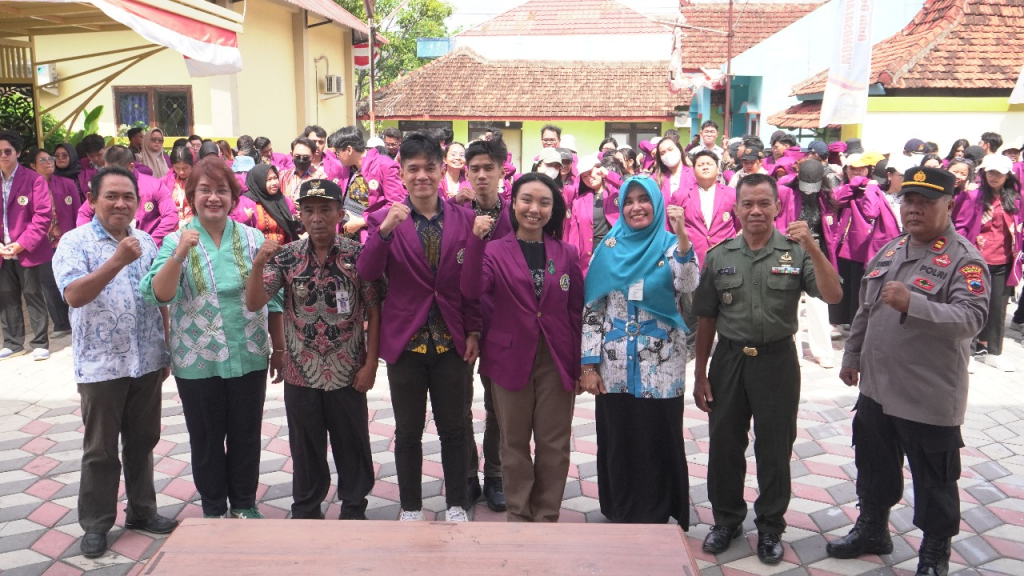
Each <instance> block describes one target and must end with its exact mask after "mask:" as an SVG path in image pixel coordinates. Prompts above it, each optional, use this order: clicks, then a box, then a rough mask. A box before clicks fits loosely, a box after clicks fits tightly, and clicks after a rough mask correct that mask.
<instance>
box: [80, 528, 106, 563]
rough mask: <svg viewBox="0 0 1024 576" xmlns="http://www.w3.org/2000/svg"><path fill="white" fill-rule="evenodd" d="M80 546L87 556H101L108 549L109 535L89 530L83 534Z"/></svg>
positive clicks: (83, 553)
mask: <svg viewBox="0 0 1024 576" xmlns="http://www.w3.org/2000/svg"><path fill="white" fill-rule="evenodd" d="M79 547H80V548H81V549H82V555H83V556H85V557H86V558H99V557H100V556H103V553H104V552H106V551H107V535H106V534H99V533H96V532H88V533H86V535H85V536H82V543H81V544H80V545H79Z"/></svg>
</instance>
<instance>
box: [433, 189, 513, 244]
mask: <svg viewBox="0 0 1024 576" xmlns="http://www.w3.org/2000/svg"><path fill="white" fill-rule="evenodd" d="M444 201H445V202H447V203H448V204H452V205H453V206H459V207H460V208H463V209H465V210H469V211H470V212H473V218H474V219H475V218H476V213H475V212H474V211H473V208H472V206H470V205H468V204H459V203H457V202H456V201H455V196H451V197H445V198H444ZM509 211H510V208H509V203H508V201H507V200H505V199H504V198H502V199H501V214H499V215H498V221H497V222H495V223H494V231H493V232H491V237H490V238H488V239H487V241H488V242H490V241H492V240H497V239H499V238H504V237H505V236H508V235H509V234H511V233H512V218H511V215H510V214H509ZM470 228H471V229H472V226H471V227H470ZM471 231H472V230H471Z"/></svg>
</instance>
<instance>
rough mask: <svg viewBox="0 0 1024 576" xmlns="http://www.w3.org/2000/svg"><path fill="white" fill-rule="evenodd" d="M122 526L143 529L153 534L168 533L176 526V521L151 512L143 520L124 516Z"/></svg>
mask: <svg viewBox="0 0 1024 576" xmlns="http://www.w3.org/2000/svg"><path fill="white" fill-rule="evenodd" d="M124 527H125V528H129V529H131V530H144V531H146V532H150V533H153V534H170V533H171V532H172V531H173V530H174V529H175V528H177V527H178V521H177V520H171V519H170V518H164V517H163V516H161V515H159V514H153V515H152V516H150V517H149V518H146V519H145V520H141V519H139V518H125V521H124Z"/></svg>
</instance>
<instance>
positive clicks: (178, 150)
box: [170, 142, 196, 166]
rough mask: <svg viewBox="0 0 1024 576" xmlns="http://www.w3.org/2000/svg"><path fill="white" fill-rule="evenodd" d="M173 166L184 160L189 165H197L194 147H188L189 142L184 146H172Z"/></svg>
mask: <svg viewBox="0 0 1024 576" xmlns="http://www.w3.org/2000/svg"><path fill="white" fill-rule="evenodd" d="M170 158H171V166H174V165H175V164H179V163H181V162H184V163H185V164H188V165H189V166H193V165H195V163H196V161H195V157H194V156H192V149H191V148H189V147H188V142H186V143H185V145H184V146H175V147H174V148H171V155H170Z"/></svg>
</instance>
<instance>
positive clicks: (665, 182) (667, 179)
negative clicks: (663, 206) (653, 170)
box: [661, 166, 697, 200]
mask: <svg viewBox="0 0 1024 576" xmlns="http://www.w3.org/2000/svg"><path fill="white" fill-rule="evenodd" d="M682 171H683V174H682V177H681V178H679V187H678V188H676V189H675V190H671V189H670V188H671V186H672V177H671V176H669V175H668V174H665V175H664V176H662V177H661V193H662V194H663V195H664V196H665V199H666V200H667V199H669V198H671V197H672V196H673V195H674V194H681V193H684V192H685V191H686V189H687V188H688V187H689V186H696V185H697V177H696V176H694V175H693V168H690V167H689V166H683V167H682Z"/></svg>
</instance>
